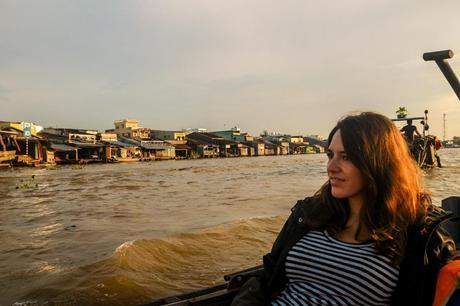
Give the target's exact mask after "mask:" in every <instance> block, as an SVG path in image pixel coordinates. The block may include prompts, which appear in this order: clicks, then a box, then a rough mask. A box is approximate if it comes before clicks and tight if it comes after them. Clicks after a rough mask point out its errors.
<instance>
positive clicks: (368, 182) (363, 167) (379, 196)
mask: <svg viewBox="0 0 460 306" xmlns="http://www.w3.org/2000/svg"><path fill="white" fill-rule="evenodd" d="M327 157H328V162H327V175H328V179H327V181H326V182H325V183H324V185H323V186H322V187H321V188H320V189H319V190H318V191H317V192H316V193H315V194H314V195H313V196H312V197H308V198H306V199H304V200H300V201H298V202H297V204H296V205H295V206H294V207H293V208H292V213H291V215H290V217H289V218H288V220H287V221H286V223H285V225H284V227H283V228H282V230H281V232H280V234H279V235H278V237H277V239H276V241H275V243H274V245H273V247H272V250H271V252H270V253H268V254H267V255H265V256H264V257H263V269H262V270H259V271H258V272H255V273H254V275H250V277H249V278H248V279H247V281H246V282H245V283H244V284H243V286H242V287H241V289H240V291H239V292H238V293H237V294H236V297H235V298H234V300H233V302H232V305H268V304H270V305H367V306H370V305H431V304H432V301H433V298H434V291H435V285H436V279H437V274H438V272H439V269H440V267H442V266H443V265H444V263H445V262H446V261H447V260H448V259H449V258H452V257H453V256H454V251H455V244H454V242H453V240H452V239H451V237H450V236H449V235H448V234H447V233H446V232H445V231H444V230H443V229H442V228H441V227H440V226H439V225H440V224H441V223H442V222H444V221H446V220H449V219H450V218H452V216H453V214H448V213H446V212H445V211H443V210H442V209H441V208H439V207H436V206H433V205H431V199H430V196H429V194H428V193H427V191H426V190H425V189H424V187H423V184H422V181H421V175H420V169H419V167H418V166H417V165H416V163H415V161H414V160H413V159H412V157H411V156H410V153H409V149H408V146H407V145H405V140H404V138H403V136H402V135H401V133H400V132H399V130H398V129H397V128H396V126H395V125H394V124H393V122H392V121H391V120H390V119H388V118H387V117H385V116H383V115H380V114H376V113H371V112H366V113H361V114H358V115H350V116H347V117H345V118H343V119H342V120H340V121H339V122H338V123H337V125H336V126H335V127H334V128H333V129H332V131H331V133H330V134H329V138H328V149H327Z"/></svg>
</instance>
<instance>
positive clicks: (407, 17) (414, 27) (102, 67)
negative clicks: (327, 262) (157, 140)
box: [0, 0, 460, 137]
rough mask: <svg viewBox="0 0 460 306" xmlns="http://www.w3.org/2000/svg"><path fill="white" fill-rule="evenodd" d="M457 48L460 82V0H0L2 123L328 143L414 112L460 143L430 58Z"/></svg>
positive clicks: (452, 100) (459, 124) (457, 121)
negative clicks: (351, 127)
mask: <svg viewBox="0 0 460 306" xmlns="http://www.w3.org/2000/svg"><path fill="white" fill-rule="evenodd" d="M449 48H450V49H453V50H454V51H458V52H459V53H458V54H457V55H456V56H454V58H453V59H452V60H450V64H451V66H452V67H453V69H454V70H455V71H456V72H457V74H458V75H459V76H460V1H458V0H445V1H424V0H405V1H401V0H394V1H393V0H387V1H384V0H375V1H373V0H348V1H344V0H337V1H335V0H330V1H311V0H302V1H300V0H298V1H296V0H283V1H268V0H244V1H243V0H230V1H229V0H226V1H220V0H182V1H179V0H164V1H163V0H162V1H156V0H151V1H148V0H143V1H136V0H125V1H117V0H110V1H101V0H99V1H94V0H78V1H70V0H69V1H64V0H54V1H52V0H30V1H23V0H0V106H1V107H0V120H12V121H33V122H36V123H37V124H39V125H43V126H58V127H74V128H88V129H89V128H92V129H99V130H103V129H108V128H112V127H113V120H114V119H122V118H136V119H139V120H140V121H141V125H142V126H144V127H150V128H155V129H182V128H188V127H204V128H208V129H210V130H216V129H219V130H221V129H224V128H230V127H232V126H235V125H238V126H239V127H240V128H241V129H242V130H243V131H248V132H250V133H252V134H256V135H257V134H259V133H260V132H261V131H262V130H264V129H267V130H269V131H277V132H285V133H295V134H297V133H302V134H322V135H326V134H327V133H328V132H329V130H330V129H331V128H332V127H333V125H334V124H335V122H336V121H337V119H338V118H340V117H341V116H343V115H345V114H347V113H349V112H353V111H363V110H371V111H376V112H380V113H383V114H386V115H387V116H390V117H394V116H395V111H396V109H397V108H398V107H399V106H405V107H406V108H407V109H408V110H409V112H410V114H411V115H414V116H418V115H422V114H423V111H424V110H425V109H428V110H429V111H430V118H429V119H430V126H431V132H432V133H434V134H437V135H438V136H440V137H442V132H443V129H442V126H443V124H442V114H443V113H446V114H447V136H448V137H451V136H453V135H459V136H460V102H459V101H458V99H457V97H456V96H455V94H454V93H453V91H452V89H451V88H450V86H449V85H448V83H447V81H446V80H445V79H444V77H443V76H442V74H441V72H440V71H439V69H438V68H437V66H436V65H435V64H434V63H433V62H424V61H423V60H422V54H423V53H424V52H426V51H436V50H443V49H449Z"/></svg>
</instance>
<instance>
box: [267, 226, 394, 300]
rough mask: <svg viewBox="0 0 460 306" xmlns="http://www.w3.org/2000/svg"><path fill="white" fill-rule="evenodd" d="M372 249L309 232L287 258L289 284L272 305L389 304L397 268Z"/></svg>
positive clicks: (368, 246)
mask: <svg viewBox="0 0 460 306" xmlns="http://www.w3.org/2000/svg"><path fill="white" fill-rule="evenodd" d="M374 246H375V243H374V242H371V243H362V244H354V243H347V242H343V241H340V240H337V239H335V238H334V237H332V236H331V235H329V233H328V232H327V231H310V232H308V233H307V234H306V235H305V236H304V237H302V239H300V240H299V241H298V242H297V243H296V244H295V245H294V246H293V247H292V249H291V250H290V251H289V253H288V256H287V257H286V266H285V269H286V276H287V279H288V282H287V285H286V288H285V289H284V291H283V292H281V294H280V295H279V296H278V297H277V298H276V299H275V300H274V301H273V302H272V305H280V306H281V305H366V306H373V305H389V304H390V301H391V297H392V294H393V292H394V291H395V289H396V285H397V282H398V277H399V268H398V267H394V266H391V265H390V259H389V258H388V257H387V256H385V255H381V254H378V253H377V251H376V250H375V247H374Z"/></svg>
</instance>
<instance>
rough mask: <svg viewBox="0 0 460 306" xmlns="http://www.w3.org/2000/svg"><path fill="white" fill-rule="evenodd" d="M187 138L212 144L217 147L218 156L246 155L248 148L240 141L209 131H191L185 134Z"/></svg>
mask: <svg viewBox="0 0 460 306" xmlns="http://www.w3.org/2000/svg"><path fill="white" fill-rule="evenodd" d="M186 138H187V139H191V140H197V141H201V142H205V143H207V144H213V145H215V146H218V147H219V153H220V155H219V156H220V157H234V156H242V154H243V156H247V155H248V153H247V152H248V148H247V146H246V145H244V144H242V143H238V142H235V141H231V140H226V139H224V138H223V137H221V136H217V135H214V134H211V133H191V134H188V135H187V136H186Z"/></svg>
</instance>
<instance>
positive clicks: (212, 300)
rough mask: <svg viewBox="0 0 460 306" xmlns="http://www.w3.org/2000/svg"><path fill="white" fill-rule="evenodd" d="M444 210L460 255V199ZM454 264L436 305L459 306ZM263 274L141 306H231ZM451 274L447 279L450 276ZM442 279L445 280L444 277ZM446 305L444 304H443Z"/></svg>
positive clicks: (243, 274)
mask: <svg viewBox="0 0 460 306" xmlns="http://www.w3.org/2000/svg"><path fill="white" fill-rule="evenodd" d="M442 207H443V209H445V210H450V211H452V212H453V213H454V214H455V216H456V217H454V219H453V220H455V221H454V222H449V223H448V224H445V225H443V228H444V229H445V230H446V231H448V232H449V233H450V234H451V236H452V237H453V239H454V240H455V243H456V246H457V251H459V252H460V227H459V226H458V220H459V219H460V197H449V198H447V199H444V200H443V201H442ZM451 263H454V264H455V268H454V269H452V268H451V269H450V270H447V269H443V270H446V271H441V272H440V276H439V277H438V287H437V290H438V291H445V289H446V288H445V287H446V286H444V288H441V287H440V286H439V283H440V281H439V280H440V279H442V280H445V279H452V278H458V279H457V283H456V284H451V283H449V284H448V285H449V286H448V287H449V288H450V290H451V291H453V293H452V292H449V293H450V294H448V295H446V294H445V292H442V293H441V294H437V295H436V300H435V301H437V300H439V299H440V297H441V300H442V297H445V298H447V299H449V296H450V299H449V302H447V303H442V304H436V303H435V304H433V305H436V306H437V305H447V306H452V305H460V271H458V269H460V260H453V261H451ZM262 271H263V266H256V267H253V268H249V269H246V270H242V271H239V272H236V273H233V274H230V275H225V276H224V281H225V282H224V283H223V284H220V285H217V286H213V287H209V288H204V289H200V290H197V291H192V292H188V293H184V294H180V295H175V296H169V297H165V298H161V299H158V300H155V301H153V302H150V303H147V304H143V305H141V306H162V305H166V306H186V305H187V306H190V305H194V306H204V305H206V306H228V305H230V304H231V302H232V300H233V298H234V297H235V296H236V294H237V293H238V291H239V289H240V288H241V286H242V285H243V284H244V283H245V282H246V281H247V280H248V279H249V278H250V277H252V276H254V275H258V274H260V273H261V272H262ZM447 274H448V275H447ZM441 276H442V277H441ZM437 293H438V292H437ZM443 293H444V295H442V294H443ZM443 302H445V301H443Z"/></svg>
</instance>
